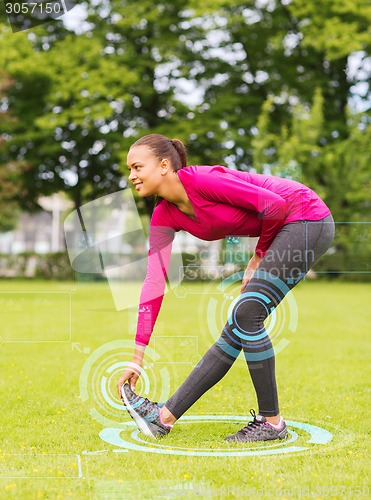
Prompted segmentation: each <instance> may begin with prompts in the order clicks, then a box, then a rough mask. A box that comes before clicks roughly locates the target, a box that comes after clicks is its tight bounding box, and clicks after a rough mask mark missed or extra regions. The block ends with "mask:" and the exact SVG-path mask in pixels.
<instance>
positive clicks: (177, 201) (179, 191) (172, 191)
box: [157, 172, 195, 217]
mask: <svg viewBox="0 0 371 500" xmlns="http://www.w3.org/2000/svg"><path fill="white" fill-rule="evenodd" d="M164 181H165V179H164ZM157 195H158V196H160V197H161V198H163V199H164V200H167V201H169V202H170V203H173V204H174V205H176V206H177V207H178V208H179V210H181V211H182V212H184V213H185V214H187V215H189V216H190V217H194V216H195V213H194V210H193V206H192V203H191V201H190V199H189V197H188V194H187V191H186V190H185V188H184V186H183V184H182V182H181V180H180V179H179V176H178V175H177V172H172V175H171V176H169V177H168V176H166V181H165V182H164V183H163V184H162V185H161V189H159V192H158V193H157Z"/></svg>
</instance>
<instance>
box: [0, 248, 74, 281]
mask: <svg viewBox="0 0 371 500" xmlns="http://www.w3.org/2000/svg"><path fill="white" fill-rule="evenodd" d="M0 277H2V278H39V279H45V280H51V279H54V280H72V279H73V277H74V272H73V269H72V268H71V264H70V261H69V258H68V254H67V252H56V253H47V254H37V253H34V252H24V253H20V254H16V255H8V254H1V255H0Z"/></svg>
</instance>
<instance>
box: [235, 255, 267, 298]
mask: <svg viewBox="0 0 371 500" xmlns="http://www.w3.org/2000/svg"><path fill="white" fill-rule="evenodd" d="M262 260H263V259H262V258H260V257H258V256H257V255H256V254H254V255H253V256H252V257H251V259H250V260H249V263H248V264H247V267H246V269H245V273H244V275H243V278H242V284H241V290H240V293H243V291H244V290H245V287H246V285H247V284H248V282H249V281H250V280H251V278H252V276H253V274H254V273H255V271H256V270H257V269H258V267H259V264H260V262H261V261H262Z"/></svg>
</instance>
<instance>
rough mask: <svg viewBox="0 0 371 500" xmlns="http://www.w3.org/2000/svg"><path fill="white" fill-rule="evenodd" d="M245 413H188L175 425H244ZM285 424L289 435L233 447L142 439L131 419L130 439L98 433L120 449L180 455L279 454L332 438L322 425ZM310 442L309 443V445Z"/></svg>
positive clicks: (118, 432)
mask: <svg viewBox="0 0 371 500" xmlns="http://www.w3.org/2000/svg"><path fill="white" fill-rule="evenodd" d="M247 420H248V419H246V417H244V416H234V415H195V416H193V415H190V416H183V417H181V418H180V419H179V420H178V422H177V425H189V424H200V423H205V422H222V423H226V424H231V423H234V424H235V423H240V424H241V425H246V423H247ZM286 425H287V426H288V430H289V438H288V439H285V440H282V441H272V442H271V443H270V442H268V443H267V442H264V443H251V444H249V443H246V444H244V445H241V444H238V443H236V444H233V448H231V447H230V446H229V447H228V448H227V447H225V448H215V449H213V450H210V447H207V448H204V449H203V448H200V447H199V448H198V447H194V446H192V447H177V446H169V445H166V444H162V443H161V442H158V441H156V440H153V439H152V440H151V441H145V440H144V439H142V437H141V436H142V435H141V434H140V433H139V431H138V430H137V429H136V428H135V423H134V422H128V424H127V426H126V431H130V430H131V429H132V428H133V427H134V428H135V430H133V431H132V432H131V434H130V438H131V439H130V440H129V439H124V438H123V437H122V433H123V432H124V431H123V429H115V428H108V429H103V430H102V431H101V432H100V434H99V436H100V438H101V439H102V440H103V441H105V442H106V443H108V444H111V445H113V446H117V447H118V448H119V450H116V451H120V449H122V451H124V450H125V451H128V450H130V451H141V452H145V453H158V454H162V455H182V456H193V457H197V456H198V457H211V456H213V457H236V456H256V455H281V454H287V453H294V452H299V451H309V450H312V449H313V446H314V445H326V444H328V443H329V442H330V441H331V440H332V434H331V432H329V431H328V430H326V429H323V428H322V427H318V426H316V425H311V424H307V423H302V422H295V421H291V420H286ZM294 429H296V430H299V431H300V432H301V434H304V435H301V436H300V443H298V441H299V435H298V433H297V432H296V431H295V430H294ZM303 431H304V432H303ZM308 445H309V446H308Z"/></svg>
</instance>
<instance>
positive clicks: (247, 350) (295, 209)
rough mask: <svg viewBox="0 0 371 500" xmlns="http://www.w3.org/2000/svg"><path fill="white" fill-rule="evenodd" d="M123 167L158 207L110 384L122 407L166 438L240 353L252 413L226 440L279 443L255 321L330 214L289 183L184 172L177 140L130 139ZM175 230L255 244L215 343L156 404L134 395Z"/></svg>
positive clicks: (213, 171) (327, 235) (327, 237)
mask: <svg viewBox="0 0 371 500" xmlns="http://www.w3.org/2000/svg"><path fill="white" fill-rule="evenodd" d="M127 162H128V167H129V169H130V176H129V179H130V180H131V182H132V183H133V184H134V186H135V189H136V190H137V191H138V194H139V195H140V196H141V197H144V196H150V195H153V194H155V195H157V197H158V203H157V205H156V207H155V209H154V212H153V215H152V218H151V224H150V250H149V259H148V269H147V275H146V279H145V281H144V283H143V287H142V292H141V297H140V307H139V314H138V326H137V333H136V348H135V352H134V357H133V360H132V363H131V364H130V365H129V367H128V368H127V369H126V370H125V371H124V373H123V374H122V376H121V378H120V380H119V382H118V391H119V394H120V396H121V397H122V398H123V401H124V403H125V406H126V409H127V410H128V411H129V413H130V415H131V416H132V417H133V418H134V419H135V421H136V424H137V426H138V427H139V429H140V430H141V431H142V432H144V433H145V434H147V435H151V436H154V437H159V436H164V435H166V434H168V433H169V432H170V430H171V428H172V426H173V425H174V423H175V422H176V420H177V419H179V418H180V416H181V415H183V413H184V412H185V411H187V410H188V409H189V408H190V407H191V406H192V405H193V404H194V403H195V402H196V401H197V400H198V399H199V398H200V397H201V396H202V395H203V394H204V393H205V392H206V391H207V390H208V389H210V388H211V387H212V386H213V385H215V384H216V383H217V382H218V381H219V380H220V379H221V378H222V377H223V376H224V375H225V374H226V373H227V371H228V370H229V368H230V367H231V365H232V364H233V362H234V361H235V359H236V358H237V356H238V355H239V353H240V351H241V349H242V350H243V352H244V355H245V358H246V361H247V365H248V368H249V371H250V375H251V378H252V381H253V384H254V388H255V391H256V395H257V400H258V405H259V413H258V414H257V415H256V414H255V412H254V411H253V410H251V414H252V416H253V421H252V422H249V424H248V425H247V426H245V427H244V428H243V429H241V430H240V431H238V432H237V433H236V434H233V435H232V436H227V437H226V440H227V441H239V442H250V441H266V440H273V439H284V438H286V437H287V435H288V433H287V429H286V424H285V422H284V420H283V418H282V417H281V415H280V412H279V406H278V395H277V386H276V379H275V357H274V351H273V348H272V344H271V342H270V340H269V337H268V335H267V333H266V331H265V329H264V320H265V319H266V318H267V316H268V315H269V314H270V312H272V310H273V309H274V308H275V307H276V306H277V305H278V304H279V303H280V302H281V301H282V299H283V298H284V296H285V295H286V293H287V292H289V291H290V290H291V289H292V288H293V287H294V286H295V285H296V284H297V283H298V282H299V281H300V280H301V279H302V278H303V277H304V276H305V273H306V272H307V271H308V269H309V268H310V267H311V266H312V265H313V264H314V262H316V261H317V260H318V259H319V257H320V256H321V255H322V254H323V253H324V252H325V251H326V250H327V249H328V248H329V246H330V245H331V242H332V241H333V237H334V222H333V219H332V216H331V213H330V210H329V209H328V207H327V206H326V205H325V203H324V202H323V201H322V200H321V199H320V198H319V197H318V196H317V195H316V193H314V192H313V191H312V190H311V189H309V188H308V187H306V186H304V185H302V184H300V183H298V182H295V181H292V180H289V179H283V178H279V177H275V176H267V175H261V174H253V173H248V172H239V171H234V170H231V169H228V168H225V167H222V166H219V165H217V166H213V167H211V166H188V167H187V156H186V150H185V147H184V145H183V144H182V142H181V141H179V140H177V139H174V140H170V139H168V138H167V137H165V136H162V135H159V134H151V135H148V136H144V137H142V138H141V139H139V140H138V141H136V142H135V143H134V144H133V145H132V147H131V148H130V150H129V153H128V158H127ZM308 221H310V222H308ZM179 230H185V231H188V232H189V233H191V234H193V235H194V236H197V237H198V238H201V239H204V240H208V241H211V240H216V239H220V238H224V237H226V236H232V235H233V236H259V240H258V243H257V246H256V250H255V253H254V255H253V257H252V258H251V259H250V261H249V263H248V264H247V268H246V271H245V273H244V277H243V279H242V286H241V295H240V297H239V299H238V301H237V302H236V304H235V306H234V308H233V311H232V313H231V315H230V317H229V318H228V322H227V323H226V325H225V327H224V329H223V331H222V334H221V336H220V338H219V339H218V341H217V342H216V343H215V344H214V345H213V346H212V347H211V348H210V349H209V350H208V351H207V352H206V354H205V355H204V356H203V358H202V359H201V361H200V362H199V363H198V365H197V366H196V367H195V368H194V369H193V371H192V372H191V373H190V375H189V376H188V378H187V379H186V380H185V382H184V383H183V384H182V385H181V387H180V388H179V389H178V390H177V391H176V392H175V394H174V395H173V396H172V397H171V398H170V399H169V400H168V401H167V402H166V403H165V405H161V406H160V405H159V404H157V403H154V402H151V401H149V400H148V399H147V398H142V397H140V396H138V395H136V394H135V392H134V390H135V385H136V382H137V380H138V377H139V375H140V370H141V367H142V363H143V355H144V351H145V346H146V345H147V344H148V342H149V339H150V336H151V333H152V330H153V327H154V324H155V322H156V318H157V316H158V313H159V310H160V307H161V303H162V298H163V293H164V287H165V280H166V269H167V266H168V264H169V259H170V254H171V243H172V240H173V238H174V234H175V232H176V231H179ZM125 382H128V383H125Z"/></svg>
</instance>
